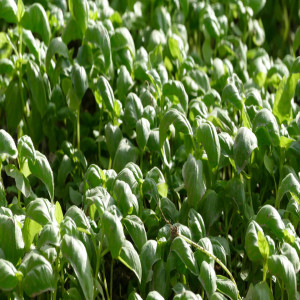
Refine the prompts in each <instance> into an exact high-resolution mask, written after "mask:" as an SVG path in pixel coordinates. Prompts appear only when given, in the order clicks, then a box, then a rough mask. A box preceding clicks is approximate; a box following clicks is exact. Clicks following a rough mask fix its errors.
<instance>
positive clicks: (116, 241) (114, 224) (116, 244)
mask: <svg viewBox="0 0 300 300" xmlns="http://www.w3.org/2000/svg"><path fill="white" fill-rule="evenodd" d="M102 224H103V229H104V233H105V235H106V237H107V240H108V245H109V250H110V253H111V256H112V257H113V258H118V256H119V255H120V253H121V249H122V246H123V242H124V240H125V235H124V232H123V227H122V223H121V222H120V220H119V218H118V217H117V216H115V215H112V214H111V213H110V212H108V211H105V212H104V214H103V217H102Z"/></svg>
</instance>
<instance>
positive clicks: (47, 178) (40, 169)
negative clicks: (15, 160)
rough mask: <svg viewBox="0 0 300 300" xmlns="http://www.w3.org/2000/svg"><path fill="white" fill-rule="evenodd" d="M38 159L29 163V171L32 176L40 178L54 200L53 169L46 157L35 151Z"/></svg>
mask: <svg viewBox="0 0 300 300" xmlns="http://www.w3.org/2000/svg"><path fill="white" fill-rule="evenodd" d="M35 153H36V159H35V161H34V162H32V161H31V160H29V161H28V163H29V169H30V172H31V173H32V175H34V176H36V177H37V178H39V179H40V180H41V181H42V182H43V183H44V184H45V186H46V188H47V190H48V193H49V195H50V199H51V200H53V199H54V179H53V173H52V169H51V167H50V165H49V162H48V160H47V158H46V156H45V155H43V154H42V153H40V152H39V151H35Z"/></svg>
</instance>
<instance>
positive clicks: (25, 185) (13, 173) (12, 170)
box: [5, 164, 30, 198]
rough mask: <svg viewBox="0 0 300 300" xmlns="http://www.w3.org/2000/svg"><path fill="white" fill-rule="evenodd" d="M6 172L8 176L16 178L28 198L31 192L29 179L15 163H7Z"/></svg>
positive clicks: (19, 188)
mask: <svg viewBox="0 0 300 300" xmlns="http://www.w3.org/2000/svg"><path fill="white" fill-rule="evenodd" d="M5 172H6V174H7V175H8V176H10V177H12V178H14V179H15V182H16V187H17V189H18V190H19V191H21V192H22V194H23V195H24V196H25V197H26V198H28V196H29V194H30V183H29V180H28V179H27V178H26V177H25V176H24V175H23V174H22V173H21V172H20V171H19V170H18V169H17V167H16V166H15V165H11V164H10V165H6V166H5Z"/></svg>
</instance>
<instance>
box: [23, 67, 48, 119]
mask: <svg viewBox="0 0 300 300" xmlns="http://www.w3.org/2000/svg"><path fill="white" fill-rule="evenodd" d="M26 71H27V72H26V73H27V77H28V85H29V88H30V92H31V95H32V104H33V105H35V107H36V108H37V110H38V111H39V113H40V115H41V116H42V117H43V116H44V115H45V113H46V111H47V105H48V104H47V102H48V100H47V96H46V90H45V86H44V80H43V77H42V74H41V72H40V70H39V67H38V65H37V64H36V63H35V62H33V61H28V63H27V68H26Z"/></svg>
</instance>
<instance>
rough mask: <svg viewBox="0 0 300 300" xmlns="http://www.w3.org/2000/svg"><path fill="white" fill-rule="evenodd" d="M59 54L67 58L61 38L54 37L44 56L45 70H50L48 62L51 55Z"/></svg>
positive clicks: (67, 54)
mask: <svg viewBox="0 0 300 300" xmlns="http://www.w3.org/2000/svg"><path fill="white" fill-rule="evenodd" d="M55 54H59V55H60V56H63V57H65V58H69V52H68V47H67V45H66V44H65V43H64V42H63V41H62V39H61V37H56V38H54V39H52V40H51V42H50V44H49V47H48V49H47V54H46V69H47V70H49V68H50V61H51V59H52V57H53V55H55Z"/></svg>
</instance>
